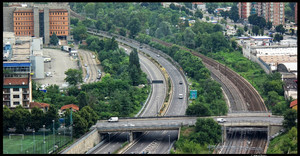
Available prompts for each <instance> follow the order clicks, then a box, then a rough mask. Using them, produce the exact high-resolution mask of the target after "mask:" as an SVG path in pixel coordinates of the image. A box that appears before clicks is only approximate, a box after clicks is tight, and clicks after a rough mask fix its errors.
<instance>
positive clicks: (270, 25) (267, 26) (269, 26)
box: [266, 21, 272, 30]
mask: <svg viewBox="0 0 300 156" xmlns="http://www.w3.org/2000/svg"><path fill="white" fill-rule="evenodd" d="M266 28H267V29H268V30H270V29H271V28H272V22H271V21H268V22H267V23H266Z"/></svg>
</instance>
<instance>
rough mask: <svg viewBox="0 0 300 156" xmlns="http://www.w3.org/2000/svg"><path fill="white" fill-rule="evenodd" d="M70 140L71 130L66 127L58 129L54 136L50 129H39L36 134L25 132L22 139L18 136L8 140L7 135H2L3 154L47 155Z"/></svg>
mask: <svg viewBox="0 0 300 156" xmlns="http://www.w3.org/2000/svg"><path fill="white" fill-rule="evenodd" d="M71 140H72V138H71V129H70V128H68V127H66V128H63V127H61V128H58V129H57V130H55V132H54V134H53V130H52V128H50V129H43V128H41V129H40V130H39V131H37V132H26V133H24V139H22V136H20V135H12V136H11V137H10V138H9V134H5V135H3V153H5V154H49V153H52V152H53V151H55V150H58V149H59V148H60V147H62V146H64V145H65V144H67V143H69V142H70V141H71ZM54 142H55V144H54ZM53 149H54V150H53Z"/></svg>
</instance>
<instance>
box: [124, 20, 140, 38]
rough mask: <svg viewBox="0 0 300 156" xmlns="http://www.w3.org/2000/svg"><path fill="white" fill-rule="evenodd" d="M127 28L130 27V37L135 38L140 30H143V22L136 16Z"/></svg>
mask: <svg viewBox="0 0 300 156" xmlns="http://www.w3.org/2000/svg"><path fill="white" fill-rule="evenodd" d="M127 28H128V30H129V31H130V37H131V38H134V37H135V35H137V34H138V32H139V31H140V30H141V23H140V21H139V19H138V18H136V17H135V18H133V19H132V20H131V21H130V22H129V24H128V26H127Z"/></svg>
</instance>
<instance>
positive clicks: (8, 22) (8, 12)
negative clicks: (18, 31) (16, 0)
mask: <svg viewBox="0 0 300 156" xmlns="http://www.w3.org/2000/svg"><path fill="white" fill-rule="evenodd" d="M15 9H16V8H15V7H3V31H8V32H14V21H13V14H14V10H15Z"/></svg>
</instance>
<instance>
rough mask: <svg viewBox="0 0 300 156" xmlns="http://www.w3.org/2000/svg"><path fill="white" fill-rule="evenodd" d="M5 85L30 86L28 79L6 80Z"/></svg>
mask: <svg viewBox="0 0 300 156" xmlns="http://www.w3.org/2000/svg"><path fill="white" fill-rule="evenodd" d="M3 85H23V86H25V85H28V78H4V82H3Z"/></svg>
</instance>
